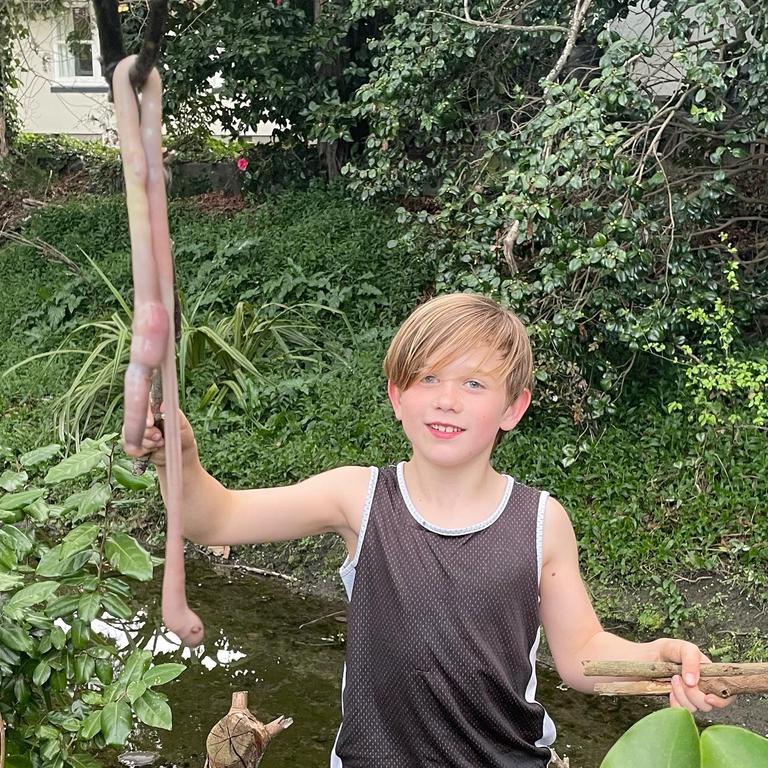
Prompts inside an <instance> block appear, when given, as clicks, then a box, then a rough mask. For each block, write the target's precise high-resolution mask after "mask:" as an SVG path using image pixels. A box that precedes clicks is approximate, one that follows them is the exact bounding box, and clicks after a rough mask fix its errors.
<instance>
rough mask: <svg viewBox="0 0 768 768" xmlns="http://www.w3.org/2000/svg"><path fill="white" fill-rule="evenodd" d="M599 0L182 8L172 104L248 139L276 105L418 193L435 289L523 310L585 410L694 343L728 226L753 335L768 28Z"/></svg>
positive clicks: (351, 172) (547, 366)
mask: <svg viewBox="0 0 768 768" xmlns="http://www.w3.org/2000/svg"><path fill="white" fill-rule="evenodd" d="M582 6H583V4H582V3H578V4H575V5H574V3H573V2H565V0H547V1H546V2H538V3H524V4H522V5H521V4H513V5H509V4H505V3H498V2H491V1H490V0H480V1H479V2H473V3H469V4H462V3H459V2H456V1H455V0H441V1H440V2H437V3H435V2H430V3H424V2H422V1H421V0H410V1H409V2H405V3H402V2H401V3H392V2H388V1H384V0H358V1H356V2H353V3H346V4H345V3H330V2H329V3H323V4H322V5H317V4H316V5H315V6H313V7H312V8H310V6H309V5H307V4H305V3H284V4H283V3H281V4H279V5H277V4H270V3H262V2H255V1H254V2H246V3H242V2H241V3H232V2H226V3H221V2H218V0H217V2H216V3H215V10H214V11H212V12H210V13H209V12H208V11H209V9H212V8H213V3H212V1H209V2H203V3H202V5H194V6H193V5H188V4H184V3H182V4H178V5H177V6H176V7H175V8H174V9H173V10H172V12H171V21H170V25H171V28H173V29H176V30H178V31H179V32H181V31H182V30H183V32H184V34H177V35H175V36H174V37H173V38H172V39H170V40H169V41H168V43H167V46H166V62H167V63H168V65H169V69H170V71H171V73H172V74H171V77H170V80H169V81H168V83H167V85H168V88H169V101H170V113H171V115H172V120H176V121H177V122H179V123H182V124H183V123H184V122H185V120H187V119H188V118H189V116H190V115H191V114H194V115H197V116H199V117H200V119H203V120H212V119H214V118H215V119H219V120H221V121H222V122H223V124H224V125H225V126H227V128H229V129H230V130H231V131H232V132H233V133H235V134H236V133H238V132H239V131H241V130H242V129H243V127H244V126H246V125H254V124H255V123H256V122H257V121H258V120H259V119H261V118H262V117H264V116H265V115H266V116H267V117H268V118H269V119H272V120H275V121H277V122H278V123H279V124H280V125H281V130H280V131H278V135H279V137H280V138H281V140H284V139H289V140H290V141H291V142H294V143H298V144H302V145H304V146H306V147H313V146H315V143H314V142H317V148H318V151H319V152H320V153H322V157H323V159H324V163H325V165H326V169H327V172H328V174H329V175H331V176H333V175H334V174H335V173H336V172H337V171H338V170H339V169H340V170H341V173H342V174H343V175H344V177H345V179H346V180H347V185H348V189H350V190H351V191H353V192H355V193H356V194H357V195H359V197H360V198H361V199H362V200H368V199H370V198H371V197H374V196H384V197H387V198H388V199H393V198H394V199H397V200H400V201H403V203H404V204H403V205H402V208H401V210H400V217H401V220H402V221H403V223H406V222H409V221H413V222H415V223H416V224H417V225H418V226H417V228H416V229H415V232H416V233H417V236H418V237H423V236H424V235H423V228H424V227H423V225H428V228H429V229H430V230H431V237H430V241H429V244H428V246H427V247H428V249H429V253H430V255H431V256H432V257H433V258H435V259H438V260H439V262H440V266H439V275H438V280H437V282H438V288H439V289H440V290H456V289H459V290H463V289H472V290H480V291H483V292H488V293H493V294H494V295H496V296H497V297H498V298H500V299H501V300H502V301H504V302H505V303H508V304H510V305H511V306H513V307H515V308H516V309H517V310H518V311H519V312H520V313H521V314H522V315H523V316H524V317H525V318H526V319H527V320H528V321H529V323H530V325H531V327H532V330H533V335H534V339H535V341H536V344H537V350H538V358H539V361H540V363H541V367H540V371H539V379H540V383H541V385H542V391H544V392H545V393H546V394H547V395H548V396H550V397H557V398H558V401H559V402H565V403H567V404H568V405H569V406H570V408H571V411H572V417H573V419H574V420H575V421H576V422H584V421H588V420H591V419H593V418H595V417H597V416H600V415H601V414H604V413H605V412H606V410H609V409H610V408H612V407H613V405H612V404H613V403H614V402H615V400H616V399H617V398H618V396H619V394H620V393H621V392H622V391H623V384H624V382H625V380H626V379H627V377H628V376H629V375H630V374H631V371H632V368H633V366H634V365H635V364H636V363H637V362H638V360H639V359H640V358H642V357H643V355H644V352H643V349H644V347H645V345H646V344H648V343H649V342H650V343H658V344H664V345H665V346H666V347H667V349H668V350H671V349H672V348H674V347H675V346H676V345H679V344H680V343H688V344H689V345H690V346H691V348H692V349H694V350H697V349H698V345H699V343H700V342H701V340H702V337H701V335H700V329H699V328H698V327H697V325H696V324H691V323H690V322H689V319H688V317H687V316H686V314H685V311H687V310H688V309H701V310H703V311H705V312H708V311H709V308H710V307H712V306H713V304H714V302H715V300H716V298H717V297H718V296H719V295H721V294H722V293H723V292H724V291H726V290H727V286H726V285H725V284H724V282H723V279H722V273H723V270H722V266H723V263H724V261H725V260H727V259H728V255H727V251H726V249H725V247H724V245H723V244H722V243H721V242H720V241H719V239H718V237H717V235H718V233H720V232H721V231H728V232H729V233H732V235H733V239H734V242H735V244H736V246H737V247H738V249H739V253H740V260H741V261H742V263H743V267H744V269H743V289H742V291H741V293H740V295H739V296H738V297H737V298H736V301H735V304H734V318H733V321H734V323H735V325H736V327H737V329H739V330H741V331H745V332H751V331H754V330H757V329H758V319H759V317H760V315H761V314H764V313H765V311H766V307H767V306H768V305H766V298H765V297H766V296H767V295H768V291H766V288H767V287H768V284H767V283H766V272H765V270H763V269H761V263H762V260H763V259H764V256H763V255H762V254H763V252H764V249H765V244H766V241H767V240H768V238H767V237H766V221H768V217H766V216H765V201H764V200H763V198H762V197H761V195H760V190H761V189H762V187H763V186H764V183H765V169H764V167H763V166H762V165H761V159H760V152H759V151H758V150H757V147H758V144H760V143H761V142H762V141H763V139H762V138H760V137H762V136H764V135H765V131H766V121H765V114H766V109H765V107H766V97H765V90H764V88H763V87H762V85H761V83H762V81H763V80H764V79H765V76H766V72H767V71H768V70H767V67H768V55H767V54H766V51H768V38H767V37H766V29H765V25H764V24H763V23H762V20H761V18H760V15H759V14H755V13H754V12H753V11H752V10H751V9H750V7H749V6H748V5H745V4H738V3H731V4H728V5H727V6H726V7H724V6H723V4H722V3H721V2H719V0H684V2H677V3H655V2H654V3H648V4H645V5H643V6H642V8H638V7H636V4H635V5H631V4H629V3H626V2H614V1H613V0H600V1H599V2H593V3H591V5H589V10H588V12H587V13H586V14H585V15H584V16H583V17H574V7H576V8H581V7H582ZM212 18H215V23H213V22H212ZM572 32H573V33H572ZM222 41H226V44H223V42H222ZM211 51H217V53H216V54H214V55H211V53H210V52H211ZM254 71H258V72H259V77H253V72H254ZM214 74H218V75H219V76H220V77H221V80H222V87H221V90H220V91H219V92H214V91H213V89H209V88H205V87H203V88H200V87H199V84H200V83H201V82H203V83H204V82H206V78H209V77H212V76H213V75H214ZM424 195H429V196H430V197H428V198H426V199H425V198H424ZM405 242H406V248H408V247H411V246H409V245H408V240H407V236H406V240H405Z"/></svg>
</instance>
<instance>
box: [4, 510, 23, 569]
mask: <svg viewBox="0 0 768 768" xmlns="http://www.w3.org/2000/svg"><path fill="white" fill-rule="evenodd" d="M10 514H13V513H10ZM18 564H19V556H18V555H17V554H16V548H15V547H14V546H13V542H12V541H11V540H10V538H9V537H7V536H5V537H0V568H2V569H3V570H5V571H13V570H16V566H17V565H18Z"/></svg>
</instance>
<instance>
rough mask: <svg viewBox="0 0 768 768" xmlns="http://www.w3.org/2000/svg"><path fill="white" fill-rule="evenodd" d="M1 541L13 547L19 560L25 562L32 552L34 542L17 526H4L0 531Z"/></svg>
mask: <svg viewBox="0 0 768 768" xmlns="http://www.w3.org/2000/svg"><path fill="white" fill-rule="evenodd" d="M0 539H2V540H4V541H5V542H6V543H8V544H10V545H11V546H12V547H13V549H14V550H15V552H16V557H18V558H19V560H23V559H24V558H25V557H26V556H27V555H28V554H29V553H30V552H31V551H32V546H33V545H32V541H31V540H30V538H29V537H28V536H27V534H26V533H24V531H22V530H21V529H20V528H17V527H16V526H15V525H3V526H2V529H0Z"/></svg>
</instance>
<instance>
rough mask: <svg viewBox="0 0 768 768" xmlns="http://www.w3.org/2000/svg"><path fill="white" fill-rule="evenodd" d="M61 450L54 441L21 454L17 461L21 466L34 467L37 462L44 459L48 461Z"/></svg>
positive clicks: (39, 462)
mask: <svg viewBox="0 0 768 768" xmlns="http://www.w3.org/2000/svg"><path fill="white" fill-rule="evenodd" d="M60 451H61V446H60V445H58V444H56V443H54V444H52V445H44V446H43V447H42V448H35V449H34V450H32V451H28V452H27V453H24V454H22V455H21V456H20V457H19V463H20V464H21V466H22V467H27V468H29V467H34V466H36V465H37V464H41V463H42V462H44V461H48V460H49V459H52V458H53V457H54V456H56V455H57V454H58V453H59V452H60Z"/></svg>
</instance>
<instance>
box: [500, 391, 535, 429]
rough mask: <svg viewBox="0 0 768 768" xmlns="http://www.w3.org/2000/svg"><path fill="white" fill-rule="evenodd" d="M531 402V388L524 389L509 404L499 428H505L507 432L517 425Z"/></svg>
mask: <svg viewBox="0 0 768 768" xmlns="http://www.w3.org/2000/svg"><path fill="white" fill-rule="evenodd" d="M530 404H531V390H530V389H527V388H526V389H524V390H523V391H522V392H521V393H520V394H519V395H518V397H517V399H516V400H515V401H514V402H512V403H510V404H509V405H508V406H507V410H506V411H504V416H503V418H502V421H501V424H499V429H503V430H504V431H505V432H509V431H510V430H512V429H514V428H515V427H516V426H517V423H518V422H519V421H520V419H522V418H523V416H524V414H525V412H526V411H527V410H528V406H529V405H530Z"/></svg>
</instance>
